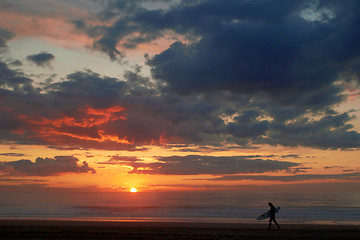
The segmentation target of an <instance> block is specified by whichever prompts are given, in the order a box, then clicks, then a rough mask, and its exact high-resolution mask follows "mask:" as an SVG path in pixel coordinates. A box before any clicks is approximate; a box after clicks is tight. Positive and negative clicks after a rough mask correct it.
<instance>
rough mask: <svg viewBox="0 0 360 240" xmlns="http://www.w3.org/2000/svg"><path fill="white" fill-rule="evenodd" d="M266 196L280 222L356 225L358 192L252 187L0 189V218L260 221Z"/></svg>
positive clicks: (359, 210) (359, 211) (359, 202)
mask: <svg viewBox="0 0 360 240" xmlns="http://www.w3.org/2000/svg"><path fill="white" fill-rule="evenodd" d="M269 201H271V202H272V203H273V204H274V205H275V206H280V207H281V209H280V211H279V213H278V214H277V220H278V222H279V223H280V224H281V223H304V224H308V223H309V224H357V225H360V193H354V192H352V193H341V194H339V193H316V192H312V193H291V194H288V193H286V192H262V191H260V192H256V191H248V192H243V191H188V192H180V191H170V192H164V191H160V192H137V193H128V192H96V193H95V192H66V191H64V192H56V191H55V192H47V191H39V192H30V191H29V192H11V191H10V192H1V193H0V218H2V219H62V220H89V221H106V220H111V221H172V222H174V221H175V222H183V221H186V222H226V223H262V222H263V223H264V224H267V220H262V221H258V220H256V218H257V217H258V216H259V215H261V214H262V213H264V212H265V211H267V210H268V209H269V207H268V202H269Z"/></svg>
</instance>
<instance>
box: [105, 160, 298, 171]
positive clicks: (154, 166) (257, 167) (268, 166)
mask: <svg viewBox="0 0 360 240" xmlns="http://www.w3.org/2000/svg"><path fill="white" fill-rule="evenodd" d="M157 160H158V161H157V162H153V163H145V162H143V161H141V160H139V159H137V158H130V159H129V158H123V157H117V158H114V157H113V158H111V159H110V160H109V161H108V162H105V163H106V164H120V165H124V166H131V167H133V170H131V171H130V172H129V173H130V174H132V173H136V174H161V175H201V174H211V175H220V174H237V173H264V172H275V171H280V170H288V169H289V168H291V167H295V166H299V165H300V164H298V163H292V162H285V161H276V160H264V159H259V158H257V159H252V158H246V157H243V156H233V157H210V156H199V155H188V156H171V157H157Z"/></svg>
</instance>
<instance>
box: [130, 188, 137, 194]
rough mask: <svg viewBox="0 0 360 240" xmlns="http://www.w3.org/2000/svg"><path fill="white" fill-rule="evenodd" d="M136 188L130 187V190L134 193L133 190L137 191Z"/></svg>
mask: <svg viewBox="0 0 360 240" xmlns="http://www.w3.org/2000/svg"><path fill="white" fill-rule="evenodd" d="M137 191H138V190H137V189H136V188H130V192H133V193H135V192H137Z"/></svg>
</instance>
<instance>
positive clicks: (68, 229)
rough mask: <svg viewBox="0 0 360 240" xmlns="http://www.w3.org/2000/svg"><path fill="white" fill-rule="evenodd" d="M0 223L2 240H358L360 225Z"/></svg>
mask: <svg viewBox="0 0 360 240" xmlns="http://www.w3.org/2000/svg"><path fill="white" fill-rule="evenodd" d="M275 229H276V227H275V226H274V229H273V230H268V229H267V222H264V223H262V224H246V223H197V222H196V223H194V222H115V221H61V220H0V239H199V240H205V239H206V240H210V239H245V240H246V239H279V240H281V239H292V240H293V239H295V240H296V239H307V240H309V239H310V240H311V239H314V240H315V239H317V240H318V239H327V240H329V239H330V240H331V239H342V240H346V239H354V240H355V239H359V237H360V226H359V225H317V224H313V225H310V224H297V225H295V224H282V225H281V229H280V230H275Z"/></svg>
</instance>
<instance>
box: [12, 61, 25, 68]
mask: <svg viewBox="0 0 360 240" xmlns="http://www.w3.org/2000/svg"><path fill="white" fill-rule="evenodd" d="M22 65H23V63H22V62H21V61H20V60H14V61H11V62H9V66H11V67H20V66H22Z"/></svg>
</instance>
